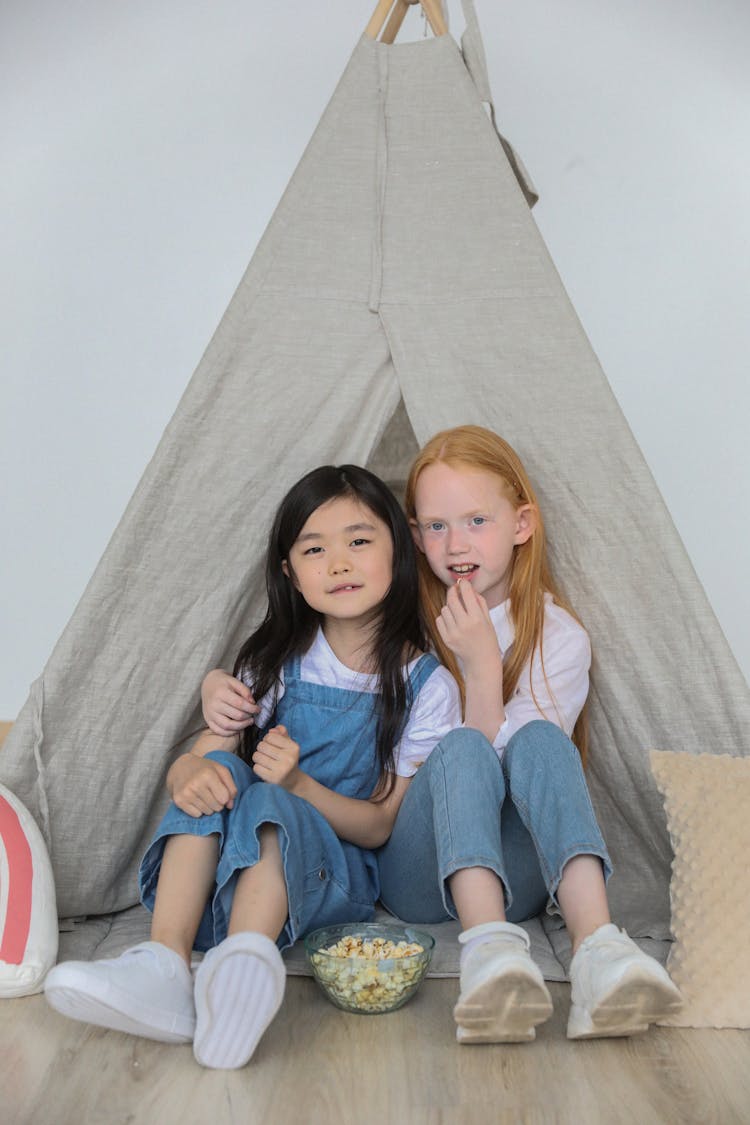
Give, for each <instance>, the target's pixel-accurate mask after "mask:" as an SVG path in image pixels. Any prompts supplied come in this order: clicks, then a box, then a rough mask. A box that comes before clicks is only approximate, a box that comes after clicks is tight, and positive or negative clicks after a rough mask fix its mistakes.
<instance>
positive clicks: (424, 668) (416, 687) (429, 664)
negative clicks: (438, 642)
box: [409, 652, 440, 699]
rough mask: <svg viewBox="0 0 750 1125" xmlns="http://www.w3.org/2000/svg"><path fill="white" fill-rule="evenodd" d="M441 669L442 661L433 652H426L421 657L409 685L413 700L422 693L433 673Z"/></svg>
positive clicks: (411, 673)
mask: <svg viewBox="0 0 750 1125" xmlns="http://www.w3.org/2000/svg"><path fill="white" fill-rule="evenodd" d="M439 667H440V661H439V660H438V658H437V657H436V656H433V654H432V653H431V652H425V653H424V654H423V655H422V656H420V658H419V660H418V661H417V663H416V664H415V665H414V667H413V668H412V670H411V672H410V673H409V684H410V686H411V690H412V699H416V698H417V696H418V695H419V693H420V691H421V690H422V688H423V687H424V685H425V684H426V682H427V680H429V678H430V676H431V675H432V673H433V672H434V671H435V669H436V668H439Z"/></svg>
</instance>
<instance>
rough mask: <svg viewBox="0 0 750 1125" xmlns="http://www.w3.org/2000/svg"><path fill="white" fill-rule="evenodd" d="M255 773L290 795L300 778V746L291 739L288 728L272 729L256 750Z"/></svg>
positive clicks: (254, 755) (254, 758) (254, 756)
mask: <svg viewBox="0 0 750 1125" xmlns="http://www.w3.org/2000/svg"><path fill="white" fill-rule="evenodd" d="M253 771H254V772H255V773H256V774H257V775H258V777H260V778H261V779H262V780H263V781H268V782H270V783H271V785H281V787H282V788H283V789H287V790H288V791H289V792H290V793H293V792H294V787H295V785H296V784H297V782H298V781H299V778H300V769H299V744H298V743H296V742H295V741H294V739H293V738H290V737H289V735H288V734H287V729H286V727H283V726H278V727H272V728H271V729H270V730H269V731H268V733H267V734H266V736H265V738H263V739H262V740H261V741H260V742H259V743H258V745H257V746H256V748H255V753H254V754H253Z"/></svg>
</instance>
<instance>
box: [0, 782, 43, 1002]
mask: <svg viewBox="0 0 750 1125" xmlns="http://www.w3.org/2000/svg"><path fill="white" fill-rule="evenodd" d="M56 957H57V907H56V903H55V882H54V878H53V875H52V865H51V864H50V861H49V855H48V853H47V846H46V844H45V842H44V839H43V837H42V834H41V832H40V831H39V829H38V827H37V825H36V822H35V821H34V819H33V817H32V816H31V813H30V812H29V811H28V809H27V808H26V807H25V805H23V804H22V803H21V802H20V801H19V800H18V798H17V797H15V796H14V795H13V794H12V793H11V792H10V790H9V789H6V788H5V786H4V785H0V997H3V996H28V995H29V994H30V993H32V992H41V990H42V985H43V983H44V978H45V976H46V975H47V973H48V971H49V970H50V969H51V968H52V966H53V965H54V963H55V959H56Z"/></svg>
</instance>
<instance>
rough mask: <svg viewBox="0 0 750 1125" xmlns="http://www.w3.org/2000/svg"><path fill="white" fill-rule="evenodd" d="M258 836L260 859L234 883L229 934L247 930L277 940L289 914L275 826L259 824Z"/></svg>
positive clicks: (246, 869) (247, 868)
mask: <svg viewBox="0 0 750 1125" xmlns="http://www.w3.org/2000/svg"><path fill="white" fill-rule="evenodd" d="M258 836H259V839H260V858H259V859H258V862H257V863H256V864H255V865H254V866H253V867H246V868H245V870H244V871H242V872H241V873H240V876H239V878H238V880H237V887H236V889H235V892H234V900H233V902H232V914H231V917H230V919H229V933H230V934H237V933H241V932H243V931H247V930H250V931H252V932H254V933H257V934H265V935H266V937H269V938H270V939H271V941H276V938H277V937H278V936H279V934H280V933H281V931H282V929H283V927H284V923H285V922H286V918H287V914H288V913H289V903H288V900H287V894H286V883H285V881H284V866H283V863H282V859H281V849H280V848H279V840H278V836H277V832H276V826H275V825H274V824H263V825H261V827H260V830H259V833H258Z"/></svg>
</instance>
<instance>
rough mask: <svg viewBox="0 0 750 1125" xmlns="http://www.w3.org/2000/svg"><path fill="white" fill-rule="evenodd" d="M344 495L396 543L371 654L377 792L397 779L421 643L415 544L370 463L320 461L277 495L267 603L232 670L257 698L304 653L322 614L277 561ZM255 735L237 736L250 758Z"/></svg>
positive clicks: (249, 732)
mask: <svg viewBox="0 0 750 1125" xmlns="http://www.w3.org/2000/svg"><path fill="white" fill-rule="evenodd" d="M339 497H349V498H351V499H353V500H356V501H358V502H359V503H360V504H363V505H364V506H365V507H366V508H369V509H370V511H371V512H373V514H374V515H376V516H377V517H378V519H380V520H381V521H382V522H383V523H384V524H385V525H386V526H387V527H388V529H389V531H390V533H391V539H392V543H393V575H392V579H391V585H390V588H389V590H388V592H387V594H386V595H385V597H384V599H383V601H382V602H381V604H380V614H379V617H378V620H377V621H376V623H375V626H374V629H373V639H372V646H371V650H370V653H369V654H368V655H369V657H370V659H371V660H372V663H373V665H374V667H375V669H376V670H377V673H378V675H379V677H380V691H379V693H375V694H374V695H373V706H374V707H375V710H376V714H377V734H376V752H377V758H378V764H379V766H380V779H381V780H380V785H379V786H378V792H379V793H382V794H383V795H386V794H387V793H388V792H390V790H391V788H392V786H393V782H394V778H393V765H394V755H393V751H394V748H395V746H396V744H397V743H398V740H399V738H400V737H401V734H402V732H403V729H404V726H405V724H406V720H407V717H408V713H409V708H410V707H411V703H412V699H411V691H410V688H409V683H408V680H405V678H404V672H403V666H404V661H405V659H411V658H412V657H414V656H415V655H416V654H417V653H418V652H420V651H423V650H424V649H425V647H426V638H425V633H424V629H423V627H422V620H421V616H420V611H419V596H418V594H419V580H418V577H417V565H416V557H415V548H414V543H413V541H412V536H411V532H410V530H409V525H408V523H407V520H406V516H405V515H404V513H403V511H402V510H401V508H400V507H399V504H398V502H397V500H396V498H395V496H394V495H393V493H392V492H391V490H390V489H389V488H388V486H387V485H386V484H384V483H383V481H381V480H380V479H379V478H378V477H376V476H375V475H374V473H371V472H370V471H369V470H368V469H363V468H360V467H359V466H358V465H322V466H321V467H320V468H318V469H313V470H312V472H310V473H307V475H306V476H304V477H302V479H301V480H299V481H297V483H296V484H295V485H293V487H292V488H291V489H290V490H289V492H288V493H287V494H286V496H285V497H284V499H283V500H282V502H281V505H280V507H279V510H278V512H277V513H276V519H275V520H274V523H273V527H272V528H271V534H270V536H269V539H268V550H267V552H266V592H267V595H268V608H267V610H266V616H265V618H264V620H263V622H262V624H261V625H259V626H258V628H257V629H256V630H255V632H254V633H253V634H252V635H251V636H250V637H249V638H248V639H247V640H246V641H245V643H244V644H243V645H242V648H241V649H240V651H239V653H238V654H237V659H236V661H235V664H234V669H233V674H234V675H235V676H237V677H239V678H241V679H242V680H244V681H245V682H246V683H248V684H249V685H250V686H251V688H252V691H253V695H254V697H255V699H256V700H257V699H261V698H262V696H264V695H266V694H267V693H268V692H272V691H275V690H276V689H277V688H278V685H279V682H280V680H279V676H280V673H281V670H282V668H283V666H284V663H285V661H287V660H289V659H290V657H292V656H295V655H302V654H303V653H305V652H307V650H308V649H309V648H310V646H311V644H312V643H313V641H314V639H315V635H316V633H317V630H318V627H319V626H320V624H321V622H322V615H321V614H320V613H318V612H317V611H316V610H314V609H311V608H310V606H309V605H308V604H307V602H306V601H305V599H304V598H303V597H302V595H301V594H300V592H299V590H297V588H296V586H295V585H294V582H293V581H292V580H291V579H290V578H288V577H287V576H286V575H285V574H284V570H283V566H282V563H283V562H284V561H285V560H288V559H289V552H290V551H291V548H292V546H293V545H294V543H295V542H296V541H297V538H298V537H299V534H300V532H301V530H302V528H303V527H304V525H305V524H306V523H307V521H308V519H309V518H310V516H311V515H312V514H313V512H314V511H316V509H318V508H319V507H320V506H321V505H322V504H326V503H328V501H330V500H335V499H338V498H339ZM259 738H260V732H259V731H258V730H257V728H256V727H255V726H252V727H248V728H247V729H246V730H245V731H243V733H242V737H241V739H240V748H239V754H240V757H242V758H244V759H245V760H246V761H249V760H250V759H251V757H252V753H253V751H254V749H255V746H256V745H257V743H258V741H259Z"/></svg>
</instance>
